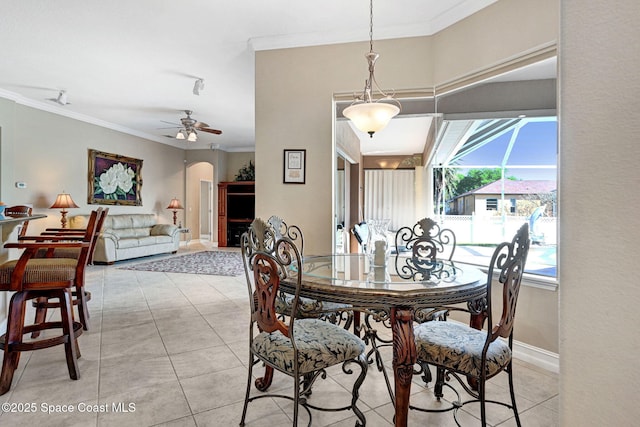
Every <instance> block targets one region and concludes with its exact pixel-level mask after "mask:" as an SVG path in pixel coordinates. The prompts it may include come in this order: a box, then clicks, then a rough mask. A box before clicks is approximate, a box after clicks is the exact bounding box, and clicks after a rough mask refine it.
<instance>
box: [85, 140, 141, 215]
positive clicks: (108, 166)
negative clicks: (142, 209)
mask: <svg viewBox="0 0 640 427" xmlns="http://www.w3.org/2000/svg"><path fill="white" fill-rule="evenodd" d="M141 169H142V160H139V159H134V158H131V157H125V156H120V155H118V154H111V153H103V152H102V151H97V150H91V149H90V150H89V182H88V184H89V186H88V189H89V190H88V203H89V204H92V205H125V206H142V195H141V194H140V192H141V190H142V177H141V175H140V172H141Z"/></svg>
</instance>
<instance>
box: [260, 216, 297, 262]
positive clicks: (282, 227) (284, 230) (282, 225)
mask: <svg viewBox="0 0 640 427" xmlns="http://www.w3.org/2000/svg"><path fill="white" fill-rule="evenodd" d="M267 224H269V225H270V226H271V227H272V228H273V231H274V233H275V237H276V239H277V238H279V237H288V238H289V239H291V241H292V242H293V243H295V244H296V246H297V247H298V250H299V251H300V255H302V254H304V235H303V234H302V230H301V229H300V227H298V226H297V225H288V224H287V223H286V222H285V221H284V220H283V219H282V218H280V217H279V216H276V215H272V216H271V217H270V218H269V219H268V220H267Z"/></svg>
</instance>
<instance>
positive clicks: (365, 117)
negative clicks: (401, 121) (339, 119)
mask: <svg viewBox="0 0 640 427" xmlns="http://www.w3.org/2000/svg"><path fill="white" fill-rule="evenodd" d="M399 112H400V108H398V107H397V106H396V105H393V104H386V103H383V102H365V103H360V104H354V105H350V106H349V107H347V108H345V109H344V111H343V112H342V114H343V115H344V116H345V117H346V118H348V119H349V120H351V121H352V122H353V124H354V125H355V127H357V128H358V129H359V130H361V131H362V132H366V133H368V134H369V136H371V137H373V134H374V133H375V132H378V131H380V130H382V129H384V127H385V126H387V124H389V121H390V120H391V119H392V118H394V117H395V116H397V115H398V113H399Z"/></svg>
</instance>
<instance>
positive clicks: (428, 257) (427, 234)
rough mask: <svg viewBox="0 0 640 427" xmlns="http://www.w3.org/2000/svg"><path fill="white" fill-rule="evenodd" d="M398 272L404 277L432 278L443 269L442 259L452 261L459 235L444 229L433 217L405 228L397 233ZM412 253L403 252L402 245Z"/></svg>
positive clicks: (415, 278)
mask: <svg viewBox="0 0 640 427" xmlns="http://www.w3.org/2000/svg"><path fill="white" fill-rule="evenodd" d="M395 244H396V260H395V262H396V272H397V274H398V275H399V276H400V277H402V278H404V279H413V280H429V278H430V277H431V276H432V275H438V274H440V273H441V272H442V271H443V267H444V265H443V263H442V262H439V261H438V259H440V260H442V259H446V260H449V261H450V260H451V259H452V258H453V253H454V252H455V249H456V235H455V234H454V232H453V231H452V230H450V229H448V228H441V227H440V225H439V224H438V223H437V222H435V221H434V220H432V219H431V218H423V219H421V220H420V221H418V222H417V223H416V224H415V225H413V227H408V226H405V227H402V228H400V229H399V230H398V231H397V232H396V239H395ZM403 247H404V248H405V249H406V251H408V252H410V253H411V254H410V256H405V255H402V251H401V248H403Z"/></svg>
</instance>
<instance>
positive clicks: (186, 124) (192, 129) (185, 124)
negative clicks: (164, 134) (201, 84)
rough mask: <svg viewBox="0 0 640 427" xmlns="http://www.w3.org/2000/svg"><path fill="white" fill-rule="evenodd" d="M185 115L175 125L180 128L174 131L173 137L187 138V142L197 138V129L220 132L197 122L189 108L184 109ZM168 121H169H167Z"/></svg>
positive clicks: (216, 133)
mask: <svg viewBox="0 0 640 427" xmlns="http://www.w3.org/2000/svg"><path fill="white" fill-rule="evenodd" d="M184 113H185V114H186V115H187V117H183V118H181V119H180V123H181V126H177V127H179V128H180V129H179V130H178V132H177V133H176V136H175V138H176V139H181V140H185V139H186V140H187V141H189V142H196V141H197V140H198V131H202V132H207V133H212V134H214V135H220V134H222V131H221V130H218V129H211V128H210V127H209V125H208V124H206V123H204V122H199V121H197V120H195V119H194V118H192V117H191V113H192V111H191V110H184ZM167 123H170V122H167Z"/></svg>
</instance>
